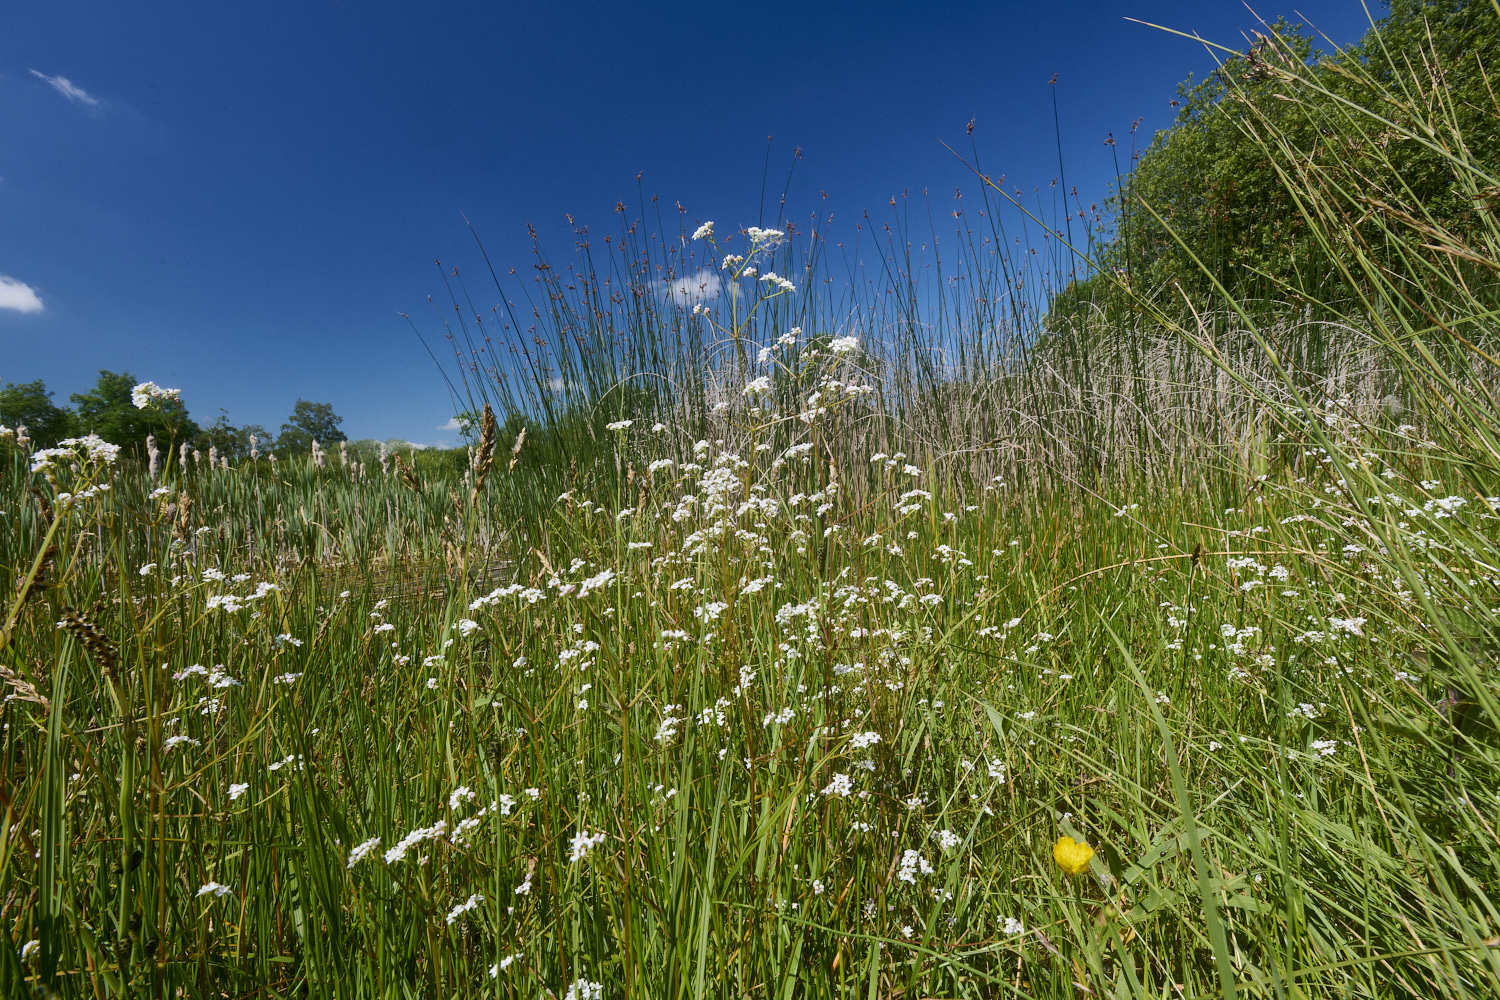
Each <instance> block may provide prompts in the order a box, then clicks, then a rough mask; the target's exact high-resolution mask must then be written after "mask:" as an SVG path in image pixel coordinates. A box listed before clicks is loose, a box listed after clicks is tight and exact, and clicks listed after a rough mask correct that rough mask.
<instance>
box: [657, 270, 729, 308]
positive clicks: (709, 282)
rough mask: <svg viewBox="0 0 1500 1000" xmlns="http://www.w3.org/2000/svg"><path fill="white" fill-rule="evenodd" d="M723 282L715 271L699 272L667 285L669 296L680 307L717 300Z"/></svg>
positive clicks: (666, 289)
mask: <svg viewBox="0 0 1500 1000" xmlns="http://www.w3.org/2000/svg"><path fill="white" fill-rule="evenodd" d="M720 287H721V282H720V281H719V275H718V273H717V272H715V271H699V272H698V273H697V274H694V275H689V276H688V277H686V278H678V279H677V280H676V281H669V282H667V283H666V285H665V291H666V293H667V296H668V297H669V298H671V299H672V300H673V301H674V302H676V303H677V304H678V305H688V306H691V305H695V304H697V303H699V302H707V301H708V300H709V299H713V298H717V297H718V295H719V289H720Z"/></svg>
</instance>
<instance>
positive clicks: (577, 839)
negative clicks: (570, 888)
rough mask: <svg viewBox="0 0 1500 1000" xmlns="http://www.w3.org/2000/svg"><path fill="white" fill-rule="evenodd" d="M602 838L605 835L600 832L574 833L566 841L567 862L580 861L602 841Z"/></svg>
mask: <svg viewBox="0 0 1500 1000" xmlns="http://www.w3.org/2000/svg"><path fill="white" fill-rule="evenodd" d="M604 840H605V837H604V834H603V833H602V832H600V833H594V834H588V833H575V834H574V835H573V839H572V840H571V841H569V843H568V863H569V864H572V863H574V862H577V861H582V860H583V859H584V858H586V857H588V856H589V854H590V853H591V852H592V851H593V850H594V848H596V847H598V846H599V845H600V844H602V843H604Z"/></svg>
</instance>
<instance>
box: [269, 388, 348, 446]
mask: <svg viewBox="0 0 1500 1000" xmlns="http://www.w3.org/2000/svg"><path fill="white" fill-rule="evenodd" d="M343 422H344V418H343V417H341V416H339V415H338V414H336V413H334V412H333V404H332V403H311V402H308V401H307V400H305V399H299V400H297V403H296V405H295V406H293V407H292V415H291V416H290V417H288V418H287V421H286V423H284V424H282V425H281V433H280V435H278V436H277V438H276V448H277V450H278V451H288V452H301V451H308V450H310V449H311V448H312V443H313V442H314V441H316V442H318V443H319V444H321V445H328V444H332V443H334V442H338V441H344V440H347V436H346V435H345V434H344V432H343V431H341V430H339V425H340V424H342V423H343Z"/></svg>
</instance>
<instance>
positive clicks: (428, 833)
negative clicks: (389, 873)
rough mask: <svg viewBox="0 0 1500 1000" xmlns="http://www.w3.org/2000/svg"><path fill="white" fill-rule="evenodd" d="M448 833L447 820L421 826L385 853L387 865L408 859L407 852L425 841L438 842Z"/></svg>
mask: <svg viewBox="0 0 1500 1000" xmlns="http://www.w3.org/2000/svg"><path fill="white" fill-rule="evenodd" d="M447 832H448V823H447V821H446V820H441V819H440V820H438V821H437V822H436V823H434V824H432V825H431V826H419V827H417V828H416V829H415V830H413V831H412V832H411V833H408V834H407V835H406V836H404V837H402V838H401V842H400V843H399V844H397V845H396V846H395V847H393V848H391V849H390V850H389V851H386V852H385V863H386V864H388V865H393V864H395V863H396V862H397V861H400V860H402V859H403V858H405V857H406V852H407V851H409V850H411V849H412V848H413V847H415V846H416V845H417V844H420V843H421V842H422V841H424V840H437V839H438V838H439V837H441V836H442V835H443V834H445V833H447Z"/></svg>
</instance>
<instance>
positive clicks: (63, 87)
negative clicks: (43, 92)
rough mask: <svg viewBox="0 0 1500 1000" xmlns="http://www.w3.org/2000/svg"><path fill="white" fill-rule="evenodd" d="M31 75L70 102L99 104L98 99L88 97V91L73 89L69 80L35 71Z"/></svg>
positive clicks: (79, 88)
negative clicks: (46, 83) (43, 81)
mask: <svg viewBox="0 0 1500 1000" xmlns="http://www.w3.org/2000/svg"><path fill="white" fill-rule="evenodd" d="M31 75H32V76H34V77H36V78H37V79H38V80H45V81H47V82H48V83H50V84H51V85H52V89H53V90H55V91H57V92H58V93H59V94H61V95H63V96H64V97H66V98H67V99H68V100H70V101H77V102H78V103H80V104H90V105H92V104H98V103H99V98H97V97H92V96H90V95H89V93H88V91H86V90H84V89H83V88H82V87H75V86H74V85H73V81H72V80H69V79H68V78H67V77H65V76H48V75H47V74H46V73H43V72H42V71H41V70H35V69H34V70H32V71H31Z"/></svg>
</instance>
